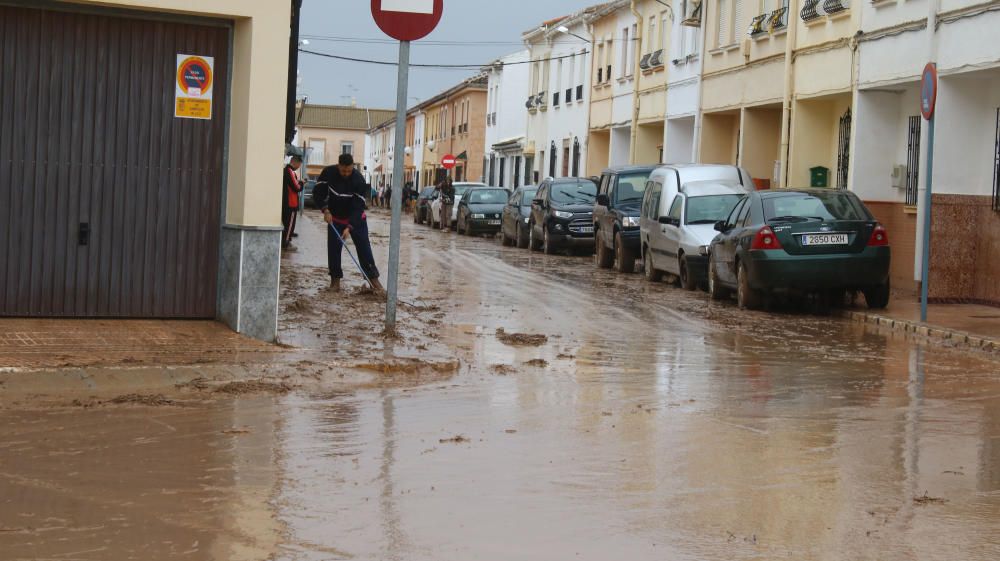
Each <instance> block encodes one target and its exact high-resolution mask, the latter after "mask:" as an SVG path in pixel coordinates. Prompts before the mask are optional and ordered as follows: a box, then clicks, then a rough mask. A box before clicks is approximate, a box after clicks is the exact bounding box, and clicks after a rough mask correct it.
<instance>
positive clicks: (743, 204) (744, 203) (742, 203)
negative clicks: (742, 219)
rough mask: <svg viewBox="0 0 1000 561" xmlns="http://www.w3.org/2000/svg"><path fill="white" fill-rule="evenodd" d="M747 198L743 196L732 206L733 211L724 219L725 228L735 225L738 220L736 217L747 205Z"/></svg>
mask: <svg viewBox="0 0 1000 561" xmlns="http://www.w3.org/2000/svg"><path fill="white" fill-rule="evenodd" d="M747 200H748V197H743V200H742V201H740V202H739V204H737V205H736V206H735V207H733V211H732V212H730V213H729V218H727V219H726V227H727V228H734V227H735V226H736V223H737V222H738V221H739V220H738V218H737V217H738V216H739V214H740V213H741V212H742V211H743V208H744V207H746V206H747Z"/></svg>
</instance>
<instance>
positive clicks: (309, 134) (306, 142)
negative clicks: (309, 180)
mask: <svg viewBox="0 0 1000 561" xmlns="http://www.w3.org/2000/svg"><path fill="white" fill-rule="evenodd" d="M299 139H300V141H301V143H302V145H303V146H304V147H306V148H312V149H313V152H310V154H309V158H308V160H307V161H306V173H307V174H308V175H309V176H310V177H313V178H315V177H317V176H318V175H319V174H320V172H322V171H323V168H324V167H326V166H331V165H333V164H336V163H337V158H339V157H340V154H342V153H343V152H342V150H343V148H342V147H343V145H344V143H346V142H350V143H352V144H353V145H354V149H353V154H354V159H355V160H356V161H357V162H358V163H361V162H362V160H363V158H364V154H365V131H363V130H346V129H326V128H319V127H305V126H300V127H299ZM317 140H320V141H323V144H324V151H323V156H322V159H320V160H318V161H317V160H314V159H313V158H314V156H313V155H314V154H315V153H316V152H315V150H318V149H319V148H318V146H319V143H317V142H316V141H317ZM314 162H316V163H314Z"/></svg>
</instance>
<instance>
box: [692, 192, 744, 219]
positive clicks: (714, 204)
mask: <svg viewBox="0 0 1000 561" xmlns="http://www.w3.org/2000/svg"><path fill="white" fill-rule="evenodd" d="M742 198H743V195H735V194H734V195H705V196H702V197H689V198H688V200H687V217H686V218H685V221H684V222H685V224H715V223H716V222H718V221H720V220H725V219H726V218H728V217H729V213H731V212H733V209H734V208H735V207H736V204H737V203H739V202H740V199H742Z"/></svg>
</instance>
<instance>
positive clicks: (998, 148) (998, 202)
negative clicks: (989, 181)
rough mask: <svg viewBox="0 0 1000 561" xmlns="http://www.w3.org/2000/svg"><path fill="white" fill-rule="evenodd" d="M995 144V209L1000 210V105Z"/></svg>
mask: <svg viewBox="0 0 1000 561" xmlns="http://www.w3.org/2000/svg"><path fill="white" fill-rule="evenodd" d="M993 146H994V149H993V210H996V211H1000V107H998V108H997V125H996V140H995V141H994V144H993Z"/></svg>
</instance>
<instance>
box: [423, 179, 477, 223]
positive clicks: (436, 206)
mask: <svg viewBox="0 0 1000 561" xmlns="http://www.w3.org/2000/svg"><path fill="white" fill-rule="evenodd" d="M453 186H454V187H455V198H454V200H452V201H448V202H447V203H446V202H445V201H444V197H438V199H437V200H436V201H434V202H433V203H432V204H431V216H432V217H433V220H431V223H432V224H431V225H432V226H434V227H439V226H442V225H441V224H439V223H440V221H441V218H440V217H441V207H442V206H443V205H448V206H449V208H451V215H450V218H449V219H448V224H447V226H449V227H451V229H452V230H454V229H455V228H456V225H457V224H458V201H460V200H462V195H464V194H465V192H466V191H468V190H469V189H470V188H472V187H488V185H486V184H485V183H472V182H467V181H462V182H455V183H454V185H453ZM442 227H443V226H442Z"/></svg>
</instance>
